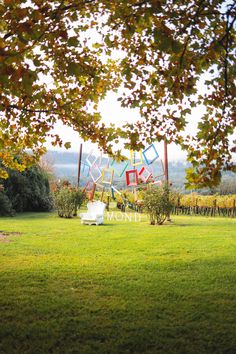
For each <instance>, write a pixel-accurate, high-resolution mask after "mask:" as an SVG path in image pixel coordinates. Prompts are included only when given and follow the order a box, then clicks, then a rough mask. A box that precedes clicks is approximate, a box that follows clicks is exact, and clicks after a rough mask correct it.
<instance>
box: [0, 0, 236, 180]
mask: <svg viewBox="0 0 236 354" xmlns="http://www.w3.org/2000/svg"><path fill="white" fill-rule="evenodd" d="M0 18H1V20H0V129H1V130H0V151H1V152H0V158H1V159H2V160H3V162H4V165H5V166H6V167H12V168H17V169H23V168H24V166H25V165H26V164H27V163H29V162H31V161H30V160H32V159H33V158H34V157H35V156H39V155H41V154H42V153H43V152H44V143H45V139H46V137H47V136H50V137H51V138H52V139H53V142H54V144H59V145H61V144H62V141H61V139H60V137H59V136H57V135H53V134H52V128H53V126H54V125H55V123H56V122H57V121H58V120H60V121H62V122H63V123H64V124H66V125H68V126H71V127H73V128H74V129H75V130H76V131H78V133H79V134H80V136H81V137H82V138H84V139H85V140H87V139H90V140H91V141H93V142H98V143H99V145H100V147H101V148H103V150H104V151H105V152H107V153H111V152H112V151H113V150H112V149H113V142H114V141H116V139H119V138H120V137H121V138H124V139H126V147H127V146H129V148H132V149H140V148H142V147H143V146H144V145H145V143H146V142H150V141H156V140H158V141H160V140H163V139H166V140H167V141H168V142H172V141H173V142H176V143H178V144H180V145H181V146H182V148H183V149H186V150H188V159H189V161H190V162H191V163H192V164H193V168H192V169H190V170H189V171H188V174H187V177H188V180H189V185H190V186H195V185H197V186H200V187H204V186H208V185H217V183H218V182H219V180H220V171H221V170H222V169H228V170H230V169H231V170H232V169H233V168H234V167H233V165H232V162H231V155H232V151H230V146H229V135H230V134H232V133H233V129H234V127H235V124H236V123H235V121H236V119H235V117H236V114H235V106H236V105H235V103H236V102H235V100H236V98H235V72H236V65H235V64H236V59H235V53H234V50H235V41H236V36H235V23H236V4H235V2H233V1H227V0H211V1H206V0H198V1H193V0H188V1H186V0H178V1H177V0H129V1H125V0H120V1H116V0H109V1H108V0H79V1H66V0H61V1H57V0H54V1H47V2H45V1H43V0H32V1H30V2H29V1H25V0H15V1H11V0H3V1H1V2H0ZM114 54H115V56H114ZM114 57H116V58H117V59H116V60H114V59H112V58H114ZM118 88H120V89H119V92H121V97H120V101H121V104H122V105H123V106H124V107H138V108H139V110H140V114H141V119H140V120H139V121H137V122H136V123H134V124H130V123H127V124H126V125H125V126H124V127H122V128H118V127H116V126H115V124H111V125H110V126H105V125H104V123H102V122H101V116H100V114H99V112H98V103H99V101H100V100H102V99H103V98H104V97H105V96H106V93H107V92H108V91H110V90H117V89H118ZM200 105H203V106H204V107H205V112H204V113H203V115H202V117H201V120H200V122H199V124H198V131H197V133H196V134H195V135H193V136H190V135H186V134H185V128H186V124H187V119H188V115H189V114H190V113H191V112H192V110H193V109H194V108H195V107H198V106H200ZM67 146H69V144H67ZM26 149H31V150H32V152H33V155H32V156H29V155H28V154H27V153H26ZM19 154H20V155H21V163H19V160H16V159H15V156H17V155H19ZM120 155H121V152H120V151H118V152H117V156H118V157H119V156H120ZM1 173H2V176H3V175H4V171H3V170H2V171H1Z"/></svg>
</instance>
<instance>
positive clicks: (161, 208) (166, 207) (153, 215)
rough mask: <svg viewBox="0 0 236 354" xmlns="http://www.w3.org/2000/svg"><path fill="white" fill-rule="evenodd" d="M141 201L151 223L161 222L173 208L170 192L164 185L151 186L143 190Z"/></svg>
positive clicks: (159, 223)
mask: <svg viewBox="0 0 236 354" xmlns="http://www.w3.org/2000/svg"><path fill="white" fill-rule="evenodd" d="M143 203H144V208H145V210H146V212H147V213H148V214H149V217H150V224H151V225H155V224H158V225H161V224H163V223H164V221H165V220H166V219H167V217H168V216H169V215H170V212H171V210H172V208H173V202H172V198H171V192H170V191H169V190H168V187H166V186H164V187H160V188H159V187H154V186H153V187H151V189H149V190H147V191H146V192H145V195H144V200H143Z"/></svg>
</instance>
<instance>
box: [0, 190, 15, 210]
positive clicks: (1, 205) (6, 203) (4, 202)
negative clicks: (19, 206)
mask: <svg viewBox="0 0 236 354" xmlns="http://www.w3.org/2000/svg"><path fill="white" fill-rule="evenodd" d="M0 215H1V216H13V215H14V210H13V208H12V203H11V201H10V200H9V198H8V196H7V195H6V193H5V192H2V191H0Z"/></svg>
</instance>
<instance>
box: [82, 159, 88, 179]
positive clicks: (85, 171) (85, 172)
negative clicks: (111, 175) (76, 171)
mask: <svg viewBox="0 0 236 354" xmlns="http://www.w3.org/2000/svg"><path fill="white" fill-rule="evenodd" d="M81 167H82V168H81V172H82V175H83V176H85V177H88V176H89V172H90V166H89V165H88V164H87V163H86V162H84V161H81Z"/></svg>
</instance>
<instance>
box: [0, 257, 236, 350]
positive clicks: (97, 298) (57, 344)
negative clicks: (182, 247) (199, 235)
mask: <svg viewBox="0 0 236 354" xmlns="http://www.w3.org/2000/svg"><path fill="white" fill-rule="evenodd" d="M49 268H50V267H49ZM49 268H48V269H46V270H45V269H42V270H40V269H37V270H35V271H33V269H32V270H31V271H26V270H22V271H20V272H19V271H15V272H14V271H13V272H9V274H5V275H4V274H2V275H1V277H0V281H1V284H2V287H1V290H0V305H1V306H0V309H1V310H0V316H1V327H0V352H1V353H7V354H8V353H9V354H10V353H11V354H15V353H17V354H20V353H42V354H43V353H53V354H54V353H55V354H56V353H58V354H61V353H81V354H83V353H91V354H92V353H96V354H97V353H101V354H103V353H107V354H108V353H149V354H150V353H154V354H155V353H235V348H236V336H235V334H236V333H235V326H234V320H235V318H234V314H233V312H232V309H233V308H234V309H235V297H234V296H232V294H233V292H232V290H231V285H230V282H229V281H228V282H227V278H225V277H222V278H221V277H220V275H219V274H218V279H217V282H218V283H219V284H220V287H219V289H217V287H216V285H217V282H216V278H214V282H213V283H212V281H213V278H212V279H211V276H212V277H213V275H214V277H215V276H216V274H217V273H216V274H215V270H214V269H213V268H214V264H209V262H207V264H206V266H204V264H203V265H202V266H201V267H200V268H196V269H192V271H191V274H192V272H193V273H194V272H195V273H194V274H192V275H191V274H190V273H189V274H186V273H184V272H181V269H180V268H179V269H176V273H175V274H172V273H171V272H170V271H167V272H166V274H162V273H161V272H146V273H145V271H144V270H143V269H142V267H139V268H138V270H135V269H132V271H128V270H127V268H124V269H123V271H122V269H119V270H118V271H115V272H114V271H113V270H112V269H109V267H106V270H102V269H103V268H100V269H98V270H97V271H96V270H94V269H93V268H88V269H86V268H83V267H82V268H81V269H80V268H78V269H77V268H76V269H73V268H69V267H67V268H65V269H59V268H58V269H57V270H56V269H54V270H53V269H51V268H50V270H49ZM206 268H209V270H208V275H209V278H208V284H206V283H204V280H205V276H206V274H205V269H206ZM211 268H212V269H211ZM127 271H128V274H127ZM213 273H214V274H213ZM228 280H229V279H228ZM218 290H220V291H218Z"/></svg>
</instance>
